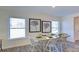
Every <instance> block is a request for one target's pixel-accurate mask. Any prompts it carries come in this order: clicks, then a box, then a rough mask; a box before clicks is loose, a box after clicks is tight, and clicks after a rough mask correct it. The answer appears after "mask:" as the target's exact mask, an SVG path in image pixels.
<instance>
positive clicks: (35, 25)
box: [29, 18, 41, 32]
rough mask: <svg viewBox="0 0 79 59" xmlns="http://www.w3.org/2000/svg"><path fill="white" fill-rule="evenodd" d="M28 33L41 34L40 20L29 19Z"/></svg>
mask: <svg viewBox="0 0 79 59" xmlns="http://www.w3.org/2000/svg"><path fill="white" fill-rule="evenodd" d="M29 32H41V19H34V18H29Z"/></svg>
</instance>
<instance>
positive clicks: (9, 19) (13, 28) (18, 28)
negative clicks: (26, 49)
mask: <svg viewBox="0 0 79 59" xmlns="http://www.w3.org/2000/svg"><path fill="white" fill-rule="evenodd" d="M10 18H18V19H25V18H22V17H12V16H10V17H9V33H8V34H9V35H8V39H25V38H26V19H25V37H18V38H10V29H11V28H10ZM13 29H17V28H13ZM18 29H22V28H18Z"/></svg>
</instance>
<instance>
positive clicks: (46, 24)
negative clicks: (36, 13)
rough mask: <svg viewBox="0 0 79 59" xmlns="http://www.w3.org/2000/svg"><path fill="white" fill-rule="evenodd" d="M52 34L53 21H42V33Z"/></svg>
mask: <svg viewBox="0 0 79 59" xmlns="http://www.w3.org/2000/svg"><path fill="white" fill-rule="evenodd" d="M50 32H51V21H42V33H50Z"/></svg>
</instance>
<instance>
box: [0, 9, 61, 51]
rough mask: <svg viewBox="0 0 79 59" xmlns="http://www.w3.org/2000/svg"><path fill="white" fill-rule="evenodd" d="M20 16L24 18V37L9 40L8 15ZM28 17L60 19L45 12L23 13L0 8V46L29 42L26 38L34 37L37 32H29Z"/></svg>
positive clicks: (49, 19)
mask: <svg viewBox="0 0 79 59" xmlns="http://www.w3.org/2000/svg"><path fill="white" fill-rule="evenodd" d="M10 16H13V17H22V18H25V19H26V33H27V34H26V39H16V40H9V39H8V37H9V34H8V33H9V17H10ZM29 18H38V19H41V20H45V21H51V20H54V19H55V20H60V17H52V16H49V15H46V14H26V13H25V14H24V13H22V12H21V13H20V12H16V11H15V12H14V11H12V12H11V11H5V10H0V39H2V48H3V49H6V48H11V47H16V46H21V45H26V44H30V42H29V40H28V38H29V37H34V36H35V35H37V34H38V33H29V25H28V24H29V22H28V21H29ZM39 33H40V32H39Z"/></svg>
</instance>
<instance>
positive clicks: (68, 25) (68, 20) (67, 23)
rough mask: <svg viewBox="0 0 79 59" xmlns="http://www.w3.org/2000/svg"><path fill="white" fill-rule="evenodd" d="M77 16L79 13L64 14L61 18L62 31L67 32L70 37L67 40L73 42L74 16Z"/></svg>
mask: <svg viewBox="0 0 79 59" xmlns="http://www.w3.org/2000/svg"><path fill="white" fill-rule="evenodd" d="M76 16H79V13H76V14H72V15H68V16H64V17H63V18H62V32H65V33H68V34H69V35H70V37H69V38H68V41H71V42H74V17H76Z"/></svg>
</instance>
